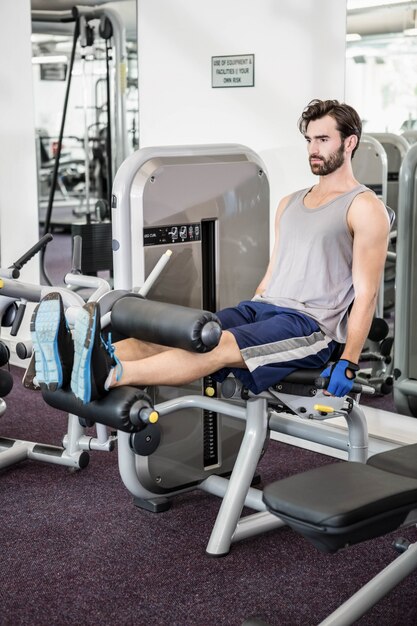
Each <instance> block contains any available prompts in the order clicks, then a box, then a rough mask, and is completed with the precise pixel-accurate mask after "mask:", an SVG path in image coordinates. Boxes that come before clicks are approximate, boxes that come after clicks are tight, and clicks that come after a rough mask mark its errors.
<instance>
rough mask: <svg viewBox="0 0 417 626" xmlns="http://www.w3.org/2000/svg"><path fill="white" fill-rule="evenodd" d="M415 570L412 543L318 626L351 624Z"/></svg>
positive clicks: (416, 546) (416, 545)
mask: <svg viewBox="0 0 417 626" xmlns="http://www.w3.org/2000/svg"><path fill="white" fill-rule="evenodd" d="M415 569H417V543H413V544H412V545H411V546H410V547H409V548H408V549H407V550H406V552H404V553H403V554H401V556H399V557H397V558H396V559H395V561H393V562H392V563H390V565H388V566H387V567H386V568H385V569H383V570H382V572H380V573H379V574H377V575H376V576H375V577H374V578H373V579H372V580H370V581H369V583H367V584H366V585H365V586H364V587H362V588H361V589H359V591H358V592H357V593H355V594H354V595H353V596H352V597H351V598H349V600H347V601H346V602H345V603H344V604H342V605H341V606H339V608H338V609H336V611H334V612H333V613H332V614H331V615H329V617H327V618H326V619H325V620H324V621H323V622H321V624H320V626H348V625H349V624H353V623H354V622H355V621H356V620H358V619H359V618H360V617H361V615H363V614H364V613H366V611H368V610H369V609H371V608H372V607H373V606H374V604H376V603H377V602H378V601H379V600H381V599H382V598H383V597H384V596H386V595H387V593H389V592H390V591H391V590H392V589H393V588H394V587H395V586H396V585H398V584H399V583H400V582H401V581H402V580H403V579H404V578H405V577H406V576H408V575H409V574H411V572H413V571H414V570H415Z"/></svg>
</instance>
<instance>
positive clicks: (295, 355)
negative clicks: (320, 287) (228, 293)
mask: <svg viewBox="0 0 417 626" xmlns="http://www.w3.org/2000/svg"><path fill="white" fill-rule="evenodd" d="M216 315H217V316H218V317H219V319H220V321H221V323H222V327H223V330H228V331H229V332H231V333H233V335H234V337H235V339H236V341H237V344H238V346H239V348H240V352H241V355H242V358H243V360H244V361H245V364H246V366H247V368H248V369H247V370H246V369H245V368H223V369H221V370H219V371H218V372H216V373H215V374H213V375H212V376H213V378H214V380H216V381H217V382H223V380H224V379H225V378H226V377H227V376H228V375H229V374H230V373H233V374H234V375H235V376H236V378H237V379H238V380H240V381H241V382H242V383H243V385H244V386H245V387H247V388H248V389H250V391H253V392H254V393H260V392H261V391H264V390H265V389H268V387H271V386H272V385H275V383H277V382H278V381H280V380H282V379H283V378H285V377H286V376H288V374H290V373H291V372H293V371H294V370H296V369H300V368H316V367H317V368H320V367H324V366H325V365H326V363H327V362H328V361H329V359H330V356H331V354H332V352H333V351H334V349H335V347H336V346H337V343H336V342H335V341H334V340H332V339H331V338H330V337H328V336H327V335H326V334H325V333H324V332H323V331H322V330H321V329H320V327H319V325H318V324H317V322H315V321H314V320H313V319H312V318H311V317H308V316H307V315H304V314H303V313H300V312H299V311H295V310H294V309H286V308H282V307H278V306H275V305H274V304H268V303H265V302H252V301H251V300H247V301H244V302H241V303H240V304H238V306H236V307H231V308H228V309H223V310H221V311H218V312H217V313H216Z"/></svg>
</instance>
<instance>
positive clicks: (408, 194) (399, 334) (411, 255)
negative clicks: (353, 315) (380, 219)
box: [394, 144, 417, 417]
mask: <svg viewBox="0 0 417 626" xmlns="http://www.w3.org/2000/svg"><path fill="white" fill-rule="evenodd" d="M416 169H417V144H413V145H412V146H411V147H410V148H409V150H408V152H407V154H406V156H405V158H404V161H403V164H402V167H401V171H400V192H399V199H398V226H397V241H398V246H397V269H396V274H397V280H396V298H395V342H394V402H395V406H396V408H397V410H398V411H399V412H400V413H403V414H404V415H412V416H413V417H417V348H416V345H417V328H416V323H415V306H416V303H417V291H416V289H417V286H416V275H415V273H416V245H417V237H416V219H415V215H416V210H417V208H416V198H415V188H416Z"/></svg>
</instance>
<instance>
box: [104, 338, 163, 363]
mask: <svg viewBox="0 0 417 626" xmlns="http://www.w3.org/2000/svg"><path fill="white" fill-rule="evenodd" d="M114 349H115V354H116V356H117V358H118V359H119V360H120V361H139V360H140V359H145V358H147V357H149V356H153V355H154V354H159V353H160V352H165V351H166V350H172V348H168V347H167V346H161V345H159V344H157V343H150V342H149V341H142V340H141V339H135V338H134V337H129V338H128V339H121V340H120V341H118V342H117V343H115V344H114Z"/></svg>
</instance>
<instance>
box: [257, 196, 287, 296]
mask: <svg viewBox="0 0 417 626" xmlns="http://www.w3.org/2000/svg"><path fill="white" fill-rule="evenodd" d="M290 198H291V195H289V196H285V198H282V200H281V201H280V203H279V204H278V208H277V210H276V212H275V225H274V247H273V249H272V254H271V258H270V260H269V263H268V267H267V270H266V273H265V276H264V277H263V278H262V280H261V282H260V283H259V285H258V286H257V288H256V291H255V296H260V295H262V294H263V292H264V291H265V289H266V287H267V285H268V283H269V281H270V278H271V275H272V272H273V269H274V267H275V259H276V257H277V254H278V242H279V222H280V219H281V215H282V214H283V212H284V209H285V208H286V206H287V204H288V202H289V199H290Z"/></svg>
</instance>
